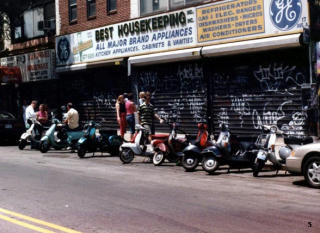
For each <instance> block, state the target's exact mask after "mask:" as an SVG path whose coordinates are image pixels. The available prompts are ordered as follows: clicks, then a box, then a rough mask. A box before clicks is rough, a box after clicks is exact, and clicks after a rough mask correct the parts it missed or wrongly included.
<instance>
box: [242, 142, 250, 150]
mask: <svg viewBox="0 0 320 233" xmlns="http://www.w3.org/2000/svg"><path fill="white" fill-rule="evenodd" d="M240 144H241V147H242V149H243V150H248V149H249V147H250V146H252V143H251V142H240Z"/></svg>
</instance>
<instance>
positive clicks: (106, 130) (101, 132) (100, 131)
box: [99, 129, 117, 136]
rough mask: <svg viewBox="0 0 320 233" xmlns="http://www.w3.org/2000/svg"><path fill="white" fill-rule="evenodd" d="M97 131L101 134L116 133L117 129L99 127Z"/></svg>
mask: <svg viewBox="0 0 320 233" xmlns="http://www.w3.org/2000/svg"><path fill="white" fill-rule="evenodd" d="M99 133H100V134H101V135H110V136H111V135H117V130H114V129H102V130H101V129H100V130H99Z"/></svg>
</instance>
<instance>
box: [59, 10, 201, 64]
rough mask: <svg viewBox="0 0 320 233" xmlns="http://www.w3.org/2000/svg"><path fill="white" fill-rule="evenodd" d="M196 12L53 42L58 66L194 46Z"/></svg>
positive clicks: (148, 19)
mask: <svg viewBox="0 0 320 233" xmlns="http://www.w3.org/2000/svg"><path fill="white" fill-rule="evenodd" d="M195 25H196V17H195V8H187V9H184V10H180V11H175V12H170V13H167V14H159V15H156V16H151V17H145V18H140V19H136V20H130V21H126V22H121V23H118V24H113V25H107V26H105V27H100V28H96V29H92V30H87V31H81V32H76V33H72V34H69V35H65V36H59V37H57V38H56V58H57V59H56V61H57V62H56V63H57V66H68V65H73V64H81V63H82V64H83V63H89V62H90V63H91V62H96V61H103V60H108V59H115V58H125V57H129V56H135V55H138V54H148V53H154V52H162V51H170V50H176V49H183V48H188V47H192V46H195V45H196V35H197V33H196V26H195Z"/></svg>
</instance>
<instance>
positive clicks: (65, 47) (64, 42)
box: [57, 37, 70, 63]
mask: <svg viewBox="0 0 320 233" xmlns="http://www.w3.org/2000/svg"><path fill="white" fill-rule="evenodd" d="M57 50H58V58H59V60H60V61H61V62H62V63H65V62H67V61H68V59H69V56H70V43H69V41H68V39H67V38H65V37H64V38H62V39H60V40H59V42H58V48H57Z"/></svg>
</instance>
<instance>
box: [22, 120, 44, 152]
mask: <svg viewBox="0 0 320 233" xmlns="http://www.w3.org/2000/svg"><path fill="white" fill-rule="evenodd" d="M28 121H29V123H30V128H29V129H27V131H26V132H24V133H23V134H22V135H21V137H20V140H19V144H18V147H19V149H20V150H23V149H24V148H25V147H26V146H27V145H28V144H29V143H30V144H35V145H38V144H39V143H40V139H41V135H40V134H39V132H37V130H36V126H37V127H39V128H40V127H42V126H41V123H40V122H39V121H37V120H36V119H29V120H28ZM37 137H38V138H37Z"/></svg>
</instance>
